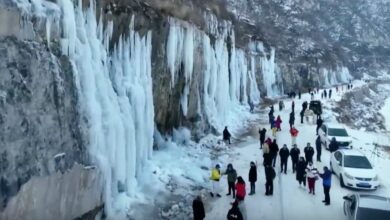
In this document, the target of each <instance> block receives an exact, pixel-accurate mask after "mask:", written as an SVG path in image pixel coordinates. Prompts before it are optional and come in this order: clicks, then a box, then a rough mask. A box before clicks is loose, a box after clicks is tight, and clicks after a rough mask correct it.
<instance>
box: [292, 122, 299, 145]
mask: <svg viewBox="0 0 390 220" xmlns="http://www.w3.org/2000/svg"><path fill="white" fill-rule="evenodd" d="M298 132H299V131H298V130H297V129H296V128H295V127H294V126H293V127H292V128H291V129H290V134H291V142H292V143H291V144H292V145H293V146H294V144H297V136H298Z"/></svg>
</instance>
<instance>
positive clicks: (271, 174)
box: [265, 165, 276, 196]
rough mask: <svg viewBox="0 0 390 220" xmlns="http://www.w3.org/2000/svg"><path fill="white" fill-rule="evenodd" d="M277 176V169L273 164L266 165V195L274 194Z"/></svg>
mask: <svg viewBox="0 0 390 220" xmlns="http://www.w3.org/2000/svg"><path fill="white" fill-rule="evenodd" d="M275 177H276V173H275V170H274V168H273V167H272V166H270V165H267V166H265V180H266V182H265V195H266V196H272V194H273V193H274V179H275Z"/></svg>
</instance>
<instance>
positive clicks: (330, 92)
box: [329, 89, 332, 99]
mask: <svg viewBox="0 0 390 220" xmlns="http://www.w3.org/2000/svg"><path fill="white" fill-rule="evenodd" d="M329 98H330V99H331V98H332V89H329Z"/></svg>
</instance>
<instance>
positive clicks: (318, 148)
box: [316, 136, 321, 151]
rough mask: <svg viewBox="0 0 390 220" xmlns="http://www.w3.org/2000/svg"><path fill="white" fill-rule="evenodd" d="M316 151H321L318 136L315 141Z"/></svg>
mask: <svg viewBox="0 0 390 220" xmlns="http://www.w3.org/2000/svg"><path fill="white" fill-rule="evenodd" d="M316 150H317V151H321V138H320V136H318V137H317V139H316Z"/></svg>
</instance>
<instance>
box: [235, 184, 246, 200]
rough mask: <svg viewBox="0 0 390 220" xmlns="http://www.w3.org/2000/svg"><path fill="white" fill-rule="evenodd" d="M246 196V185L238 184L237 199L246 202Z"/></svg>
mask: <svg viewBox="0 0 390 220" xmlns="http://www.w3.org/2000/svg"><path fill="white" fill-rule="evenodd" d="M245 196H246V190H245V183H237V184H236V197H237V198H240V199H242V200H244V198H245Z"/></svg>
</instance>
